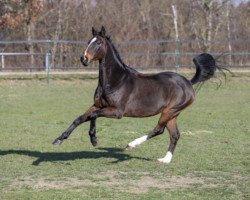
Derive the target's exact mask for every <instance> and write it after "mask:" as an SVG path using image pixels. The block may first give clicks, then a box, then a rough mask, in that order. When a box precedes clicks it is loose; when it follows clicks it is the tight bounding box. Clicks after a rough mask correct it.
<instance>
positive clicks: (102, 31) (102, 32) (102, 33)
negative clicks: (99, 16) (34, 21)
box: [100, 26, 106, 37]
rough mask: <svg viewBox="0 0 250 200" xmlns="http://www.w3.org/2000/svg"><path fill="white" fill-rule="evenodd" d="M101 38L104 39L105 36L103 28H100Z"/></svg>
mask: <svg viewBox="0 0 250 200" xmlns="http://www.w3.org/2000/svg"><path fill="white" fill-rule="evenodd" d="M100 33H101V36H102V37H105V35H106V30H105V28H104V26H102V28H101V32H100Z"/></svg>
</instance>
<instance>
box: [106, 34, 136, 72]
mask: <svg viewBox="0 0 250 200" xmlns="http://www.w3.org/2000/svg"><path fill="white" fill-rule="evenodd" d="M106 39H107V41H108V42H109V43H110V45H111V47H112V51H113V52H114V54H115V56H116V57H117V59H118V60H119V62H120V63H121V64H122V67H124V68H126V69H129V70H130V71H131V70H132V71H134V72H135V71H136V70H135V69H133V68H131V67H129V66H128V65H126V64H125V63H124V62H123V60H122V58H121V56H120V54H119V52H118V51H117V49H116V47H115V45H114V43H113V41H112V40H111V38H110V36H106Z"/></svg>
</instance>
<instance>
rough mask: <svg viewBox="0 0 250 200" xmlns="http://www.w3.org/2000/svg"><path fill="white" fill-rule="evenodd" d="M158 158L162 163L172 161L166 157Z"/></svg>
mask: <svg viewBox="0 0 250 200" xmlns="http://www.w3.org/2000/svg"><path fill="white" fill-rule="evenodd" d="M157 160H158V162H160V163H167V164H168V163H170V162H171V160H169V159H166V158H159V159H157Z"/></svg>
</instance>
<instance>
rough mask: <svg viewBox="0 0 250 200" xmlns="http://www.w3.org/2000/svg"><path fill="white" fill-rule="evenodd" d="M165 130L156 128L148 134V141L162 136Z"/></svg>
mask: <svg viewBox="0 0 250 200" xmlns="http://www.w3.org/2000/svg"><path fill="white" fill-rule="evenodd" d="M164 129H165V128H164V127H160V128H155V129H154V130H153V131H152V132H150V133H149V134H148V139H150V138H152V137H155V136H157V135H160V134H162V133H163V132H164Z"/></svg>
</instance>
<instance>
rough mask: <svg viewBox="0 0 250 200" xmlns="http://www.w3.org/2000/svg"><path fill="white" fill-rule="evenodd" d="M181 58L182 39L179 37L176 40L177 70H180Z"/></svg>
mask: <svg viewBox="0 0 250 200" xmlns="http://www.w3.org/2000/svg"><path fill="white" fill-rule="evenodd" d="M179 58H180V40H179V39H177V40H176V41H175V67H176V72H179V67H180V63H179Z"/></svg>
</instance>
